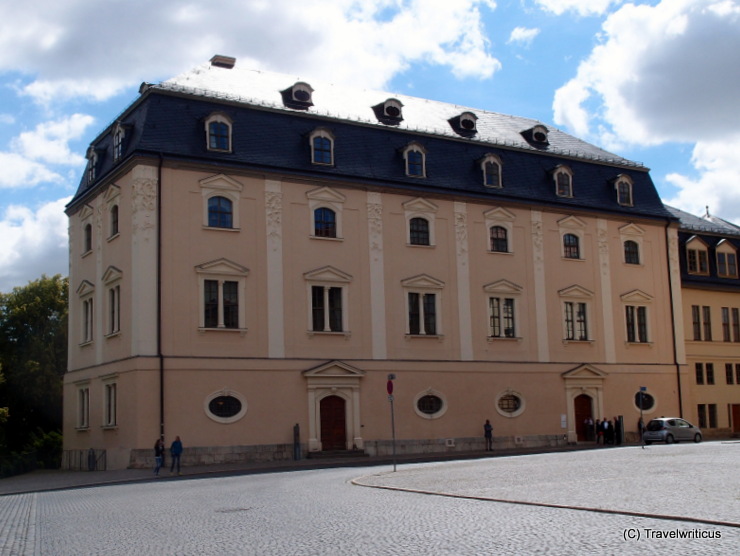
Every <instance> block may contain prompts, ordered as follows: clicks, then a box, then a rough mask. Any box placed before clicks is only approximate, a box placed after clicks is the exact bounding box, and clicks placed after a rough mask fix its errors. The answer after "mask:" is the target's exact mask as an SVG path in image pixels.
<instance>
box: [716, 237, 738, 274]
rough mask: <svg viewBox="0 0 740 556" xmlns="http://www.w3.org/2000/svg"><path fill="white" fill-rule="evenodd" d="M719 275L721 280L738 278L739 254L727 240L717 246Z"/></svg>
mask: <svg viewBox="0 0 740 556" xmlns="http://www.w3.org/2000/svg"><path fill="white" fill-rule="evenodd" d="M717 275H718V276H720V277H721V278H737V252H736V251H735V248H734V247H733V246H732V244H731V243H730V242H729V241H727V240H726V239H722V240H721V241H720V242H719V243H718V244H717Z"/></svg>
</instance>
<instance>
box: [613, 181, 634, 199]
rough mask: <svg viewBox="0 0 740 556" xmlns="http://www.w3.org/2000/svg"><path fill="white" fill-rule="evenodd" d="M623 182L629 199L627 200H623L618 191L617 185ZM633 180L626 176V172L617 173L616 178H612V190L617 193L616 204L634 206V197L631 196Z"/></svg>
mask: <svg viewBox="0 0 740 556" xmlns="http://www.w3.org/2000/svg"><path fill="white" fill-rule="evenodd" d="M622 184H624V185H625V186H626V187H627V190H628V195H629V199H628V200H627V202H624V200H623V199H622V198H621V195H620V193H619V187H620V185H622ZM633 186H634V182H633V181H632V178H631V177H630V176H628V175H627V174H619V175H618V176H617V177H616V179H615V180H614V192H615V193H616V195H617V204H619V205H620V206H623V207H633V206H635V199H634V196H633V192H634V187H633Z"/></svg>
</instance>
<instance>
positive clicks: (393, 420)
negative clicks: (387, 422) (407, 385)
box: [386, 373, 396, 473]
mask: <svg viewBox="0 0 740 556" xmlns="http://www.w3.org/2000/svg"><path fill="white" fill-rule="evenodd" d="M395 379H396V375H394V374H393V373H391V374H389V375H388V382H387V384H386V390H387V391H388V401H389V402H390V403H391V433H392V435H393V472H394V473H395V471H396V417H395V413H394V411H393V381H394V380H395Z"/></svg>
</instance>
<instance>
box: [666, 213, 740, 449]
mask: <svg viewBox="0 0 740 556" xmlns="http://www.w3.org/2000/svg"><path fill="white" fill-rule="evenodd" d="M669 210H670V211H671V212H672V213H673V214H674V215H675V216H676V217H677V218H679V219H680V228H679V232H678V241H679V253H680V264H681V284H682V299H683V304H682V311H683V314H684V339H685V345H686V359H687V363H688V366H689V373H688V375H687V380H686V382H685V383H683V384H682V389H683V390H685V391H686V394H687V398H688V399H687V402H688V403H687V404H685V405H684V409H685V410H686V413H685V417H686V418H687V419H689V420H690V421H692V422H693V423H694V424H696V425H697V426H699V427H701V428H702V429H703V432H704V435H705V436H710V437H711V436H728V435H730V434H732V435H736V434H739V433H740V276H738V266H737V251H738V248H740V228H739V227H738V226H736V225H734V224H732V223H730V222H727V221H726V220H723V219H721V218H718V217H716V216H712V215H710V214H709V211H708V209H707V213H706V214H705V215H704V216H702V217H698V216H693V215H691V214H688V213H686V212H683V211H680V210H678V209H675V208H669Z"/></svg>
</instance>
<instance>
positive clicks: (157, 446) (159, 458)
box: [154, 438, 164, 477]
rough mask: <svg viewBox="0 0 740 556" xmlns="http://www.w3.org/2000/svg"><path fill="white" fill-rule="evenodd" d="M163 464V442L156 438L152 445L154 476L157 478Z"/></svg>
mask: <svg viewBox="0 0 740 556" xmlns="http://www.w3.org/2000/svg"><path fill="white" fill-rule="evenodd" d="M163 462H164V440H162V439H161V438H157V441H156V442H155V443H154V475H155V476H156V477H159V470H160V469H161V468H162V463H163Z"/></svg>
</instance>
